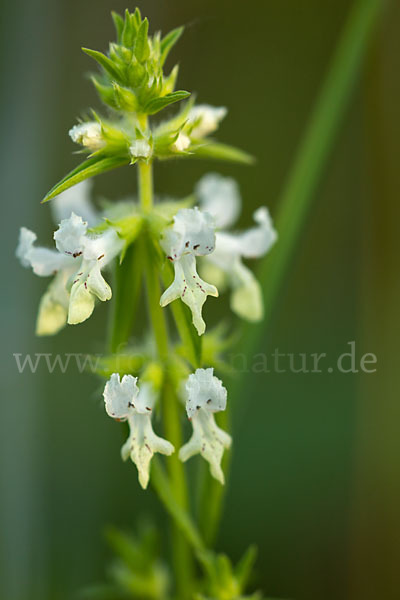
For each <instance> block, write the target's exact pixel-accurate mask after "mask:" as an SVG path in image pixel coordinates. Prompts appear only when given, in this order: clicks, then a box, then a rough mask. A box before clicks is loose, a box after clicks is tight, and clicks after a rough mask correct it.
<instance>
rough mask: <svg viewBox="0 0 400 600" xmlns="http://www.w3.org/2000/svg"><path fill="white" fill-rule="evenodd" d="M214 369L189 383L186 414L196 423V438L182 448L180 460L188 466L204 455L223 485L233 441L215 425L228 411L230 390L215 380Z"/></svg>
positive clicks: (194, 376)
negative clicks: (223, 465) (224, 460)
mask: <svg viewBox="0 0 400 600" xmlns="http://www.w3.org/2000/svg"><path fill="white" fill-rule="evenodd" d="M213 373H214V369H197V370H196V372H195V373H192V374H191V375H189V377H188V380H187V382H186V391H187V395H188V399H187V402H186V412H187V415H188V417H189V419H190V420H191V421H192V426H193V434H192V437H191V438H190V440H189V441H188V442H187V444H185V445H184V446H182V448H181V449H180V451H179V458H180V459H181V460H182V461H183V462H185V461H187V460H188V459H189V458H191V457H192V456H193V455H195V454H201V456H202V457H203V458H205V460H206V461H207V462H208V463H209V464H210V472H211V475H212V476H213V477H215V479H218V481H219V482H220V483H222V484H223V483H224V482H225V478H224V473H223V471H222V469H221V460H222V456H223V453H224V450H225V448H229V447H230V446H231V444H232V438H231V436H230V435H228V434H227V433H226V432H225V431H223V430H222V429H220V428H219V427H218V426H217V424H216V423H215V419H214V413H215V412H219V411H221V410H225V408H226V397H227V391H226V388H225V387H224V386H223V385H222V381H221V380H220V379H218V378H217V377H215V376H214V374H213Z"/></svg>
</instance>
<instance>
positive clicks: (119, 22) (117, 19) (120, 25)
mask: <svg viewBox="0 0 400 600" xmlns="http://www.w3.org/2000/svg"><path fill="white" fill-rule="evenodd" d="M111 16H112V20H113V21H114V26H115V31H116V33H117V41H118V43H119V44H120V43H121V39H122V32H123V30H124V19H123V18H122V17H121V15H119V14H118V13H116V12H114V11H112V12H111Z"/></svg>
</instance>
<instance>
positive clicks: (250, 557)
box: [235, 546, 257, 592]
mask: <svg viewBox="0 0 400 600" xmlns="http://www.w3.org/2000/svg"><path fill="white" fill-rule="evenodd" d="M256 558H257V548H256V546H249V548H248V549H247V550H246V552H245V553H244V555H243V556H242V558H241V559H240V561H239V562H238V564H237V565H236V567H235V576H236V579H237V581H238V583H239V586H240V590H241V591H242V592H244V591H245V589H246V586H247V584H248V582H249V579H250V577H251V573H252V570H253V567H254V563H255V562H256Z"/></svg>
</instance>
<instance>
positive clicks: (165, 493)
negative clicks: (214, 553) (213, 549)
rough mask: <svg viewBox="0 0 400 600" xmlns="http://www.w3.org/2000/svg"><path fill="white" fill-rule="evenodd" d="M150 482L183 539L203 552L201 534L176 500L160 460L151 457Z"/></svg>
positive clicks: (196, 549)
mask: <svg viewBox="0 0 400 600" xmlns="http://www.w3.org/2000/svg"><path fill="white" fill-rule="evenodd" d="M151 483H152V485H153V487H154V489H155V490H156V492H157V494H158V496H159V498H160V500H161V501H162V502H163V504H164V506H165V508H166V510H167V511H168V513H169V514H170V515H171V517H172V518H173V519H174V521H175V523H176V524H177V526H178V527H179V529H180V530H181V532H182V533H183V535H184V536H185V539H186V540H187V541H188V543H189V544H190V545H191V547H192V548H193V550H194V551H195V552H197V553H201V552H205V550H206V548H205V546H204V542H203V540H202V538H201V535H200V533H199V531H198V529H197V528H196V525H195V524H194V523H193V521H192V520H191V518H190V517H189V515H188V513H187V512H186V511H184V510H182V507H181V506H180V504H179V503H178V502H177V500H176V496H175V493H174V491H173V490H172V488H171V485H170V482H169V480H168V477H167V475H166V473H165V471H164V469H163V467H162V465H161V462H160V460H159V459H158V458H157V457H155V458H153V465H152V469H151Z"/></svg>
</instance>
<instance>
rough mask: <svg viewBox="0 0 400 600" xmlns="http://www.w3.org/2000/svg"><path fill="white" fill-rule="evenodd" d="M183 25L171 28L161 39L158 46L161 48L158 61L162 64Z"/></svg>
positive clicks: (178, 36)
mask: <svg viewBox="0 0 400 600" xmlns="http://www.w3.org/2000/svg"><path fill="white" fill-rule="evenodd" d="M183 30H184V28H183V27H177V28H176V29H173V30H172V31H170V32H169V33H167V35H166V36H165V37H164V38H163V39H162V40H161V44H160V48H161V59H160V62H161V64H162V65H163V64H164V63H165V61H166V59H167V56H168V54H169V52H170V50H171V49H172V47H173V46H174V45H175V44H176V42H177V41H178V40H179V38H180V37H181V35H182V33H183Z"/></svg>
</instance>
